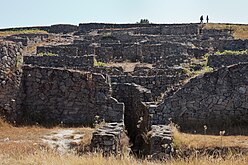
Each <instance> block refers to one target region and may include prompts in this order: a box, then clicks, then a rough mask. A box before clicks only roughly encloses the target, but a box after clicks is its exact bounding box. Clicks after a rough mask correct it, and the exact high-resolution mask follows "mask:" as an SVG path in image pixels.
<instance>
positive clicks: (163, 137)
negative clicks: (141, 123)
mask: <svg viewBox="0 0 248 165" xmlns="http://www.w3.org/2000/svg"><path fill="white" fill-rule="evenodd" d="M150 134H151V135H150V138H149V145H150V151H149V152H150V153H149V155H150V156H151V158H152V159H160V160H166V159H169V158H171V156H172V154H173V152H174V149H173V144H172V130H171V127H170V126H169V125H152V126H151V132H150Z"/></svg>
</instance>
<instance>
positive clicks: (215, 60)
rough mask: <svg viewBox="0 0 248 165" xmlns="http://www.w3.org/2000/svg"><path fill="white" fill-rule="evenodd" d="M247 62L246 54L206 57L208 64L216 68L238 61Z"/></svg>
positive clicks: (247, 55)
mask: <svg viewBox="0 0 248 165" xmlns="http://www.w3.org/2000/svg"><path fill="white" fill-rule="evenodd" d="M244 62H248V54H240V55H238V54H237V55H235V54H233V55H210V56H209V57H208V64H207V65H208V66H210V67H212V68H215V69H218V68H220V67H223V66H229V65H233V64H238V63H244Z"/></svg>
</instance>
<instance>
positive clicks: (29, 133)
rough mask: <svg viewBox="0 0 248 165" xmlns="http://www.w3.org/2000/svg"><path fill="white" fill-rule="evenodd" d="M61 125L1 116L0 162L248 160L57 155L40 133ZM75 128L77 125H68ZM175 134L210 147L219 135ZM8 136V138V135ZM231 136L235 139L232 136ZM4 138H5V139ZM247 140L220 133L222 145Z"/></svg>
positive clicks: (236, 164) (132, 164)
mask: <svg viewBox="0 0 248 165" xmlns="http://www.w3.org/2000/svg"><path fill="white" fill-rule="evenodd" d="M61 129H63V128H59V127H56V128H52V129H48V128H41V127H19V128H17V127H13V126H11V125H9V124H7V123H5V122H3V121H2V120H0V164H1V165H10V164H18V165H27V164H28V165H41V164H53V165H71V164H73V165H74V164H75V165H77V164H80V165H103V164H104V165H105V164H107V165H116V164H118V165H140V164H144V165H161V164H165V165H186V164H188V165H209V164H216V165H230V164H232V165H245V164H247V162H248V157H246V156H240V157H228V158H226V159H223V158H213V157H211V156H199V157H189V158H179V159H172V160H170V161H168V162H158V161H157V162H156V161H148V160H140V159H136V158H135V157H133V156H125V157H114V156H110V157H108V158H106V157H103V156H102V154H100V153H97V154H93V153H92V154H85V155H82V156H79V155H77V154H66V155H60V154H58V153H57V152H56V151H53V150H51V149H48V148H47V147H46V146H45V145H44V144H42V143H41V141H40V137H42V136H44V135H45V134H52V132H54V131H56V130H61ZM70 129H76V128H70ZM76 130H79V131H78V132H75V134H77V133H80V132H81V131H80V130H84V132H85V133H86V132H88V133H86V135H87V134H91V132H92V129H90V128H80V129H78V128H77V129H76ZM174 136H175V138H176V139H179V140H180V143H181V144H180V145H181V147H182V146H185V147H196V148H197V147H213V146H217V145H219V144H218V143H219V140H220V138H219V137H218V136H216V137H215V136H203V135H191V134H184V133H180V132H178V131H177V130H175V133H174ZM7 138H8V139H7ZM233 138H234V139H233ZM6 139H7V140H6ZM90 139H91V137H90V136H88V135H87V136H86V137H85V139H84V140H85V141H82V144H83V145H85V144H86V143H88V142H89V141H90ZM235 140H236V141H239V142H241V141H246V140H247V138H246V137H223V144H224V145H225V146H230V145H234V144H235V145H240V146H241V145H242V146H246V144H242V143H239V142H236V141H235Z"/></svg>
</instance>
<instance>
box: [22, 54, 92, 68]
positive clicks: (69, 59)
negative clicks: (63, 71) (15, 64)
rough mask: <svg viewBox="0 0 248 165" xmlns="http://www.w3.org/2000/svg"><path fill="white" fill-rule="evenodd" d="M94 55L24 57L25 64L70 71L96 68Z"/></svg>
mask: <svg viewBox="0 0 248 165" xmlns="http://www.w3.org/2000/svg"><path fill="white" fill-rule="evenodd" d="M94 58H95V56H94V55H85V56H48V55H47V56H46V55H44V56H24V58H23V62H24V64H30V65H33V66H45V67H62V68H70V69H88V68H92V67H93V66H94Z"/></svg>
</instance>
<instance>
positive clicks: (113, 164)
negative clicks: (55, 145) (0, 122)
mask: <svg viewBox="0 0 248 165" xmlns="http://www.w3.org/2000/svg"><path fill="white" fill-rule="evenodd" d="M0 161H1V164H8V165H9V164H20V165H24V164H25V165H26V164H30V165H31V164H32V165H41V164H53V165H71V164H73V165H79V164H80V165H105V164H106V165H117V164H118V165H141V164H142V165H161V164H164V165H186V164H188V165H209V164H216V165H246V164H247V161H248V157H242V158H229V159H226V160H224V159H214V158H212V157H199V158H193V159H192V158H189V159H177V160H171V161H168V162H155V161H148V160H138V159H135V158H134V157H131V156H128V157H124V158H120V157H114V156H111V157H108V158H106V157H103V156H102V154H91V155H83V156H77V155H74V154H71V155H63V156H61V155H59V154H57V153H55V152H53V151H46V150H39V151H36V152H35V153H33V154H21V155H19V154H17V155H13V156H9V155H6V154H2V155H1V154H0Z"/></svg>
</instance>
